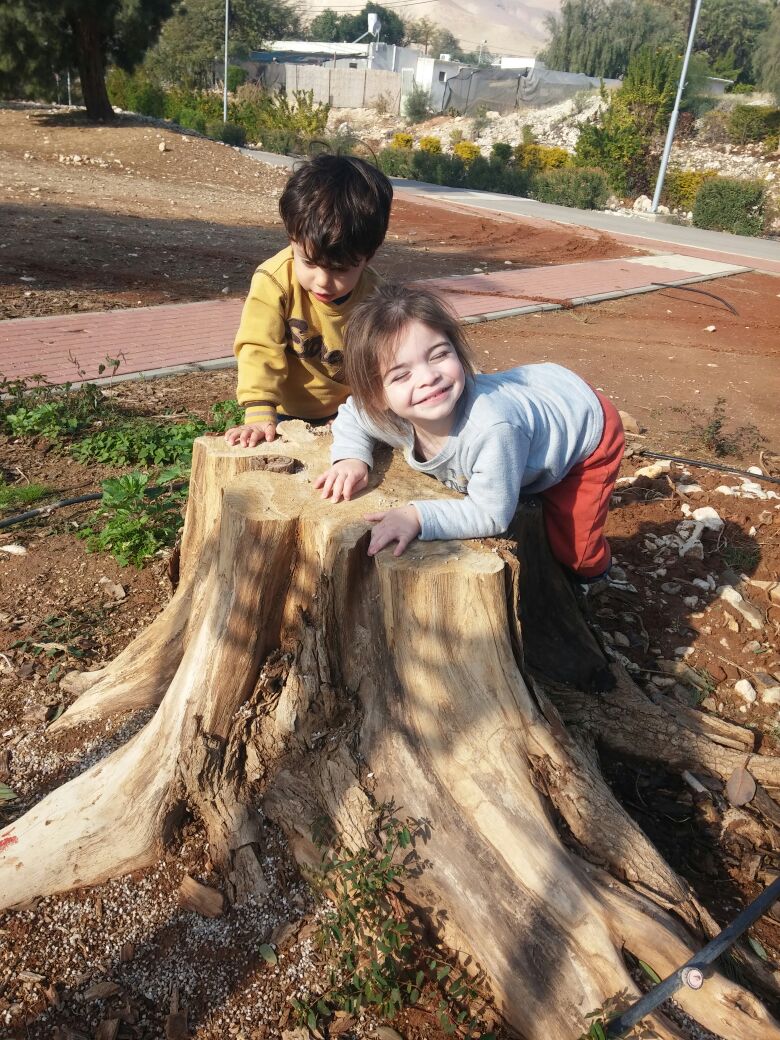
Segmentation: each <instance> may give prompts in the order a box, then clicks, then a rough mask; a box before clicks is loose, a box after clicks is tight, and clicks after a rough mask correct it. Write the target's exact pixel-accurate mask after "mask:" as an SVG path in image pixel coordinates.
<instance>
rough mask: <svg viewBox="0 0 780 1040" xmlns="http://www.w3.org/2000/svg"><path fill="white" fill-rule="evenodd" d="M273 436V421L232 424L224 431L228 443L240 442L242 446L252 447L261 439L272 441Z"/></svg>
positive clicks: (274, 434)
mask: <svg viewBox="0 0 780 1040" xmlns="http://www.w3.org/2000/svg"><path fill="white" fill-rule="evenodd" d="M275 438H276V423H275V422H256V423H244V425H243V426H234V427H233V428H232V429H231V430H228V431H227V432H226V433H225V440H226V441H227V442H228V444H233V445H236V444H240V445H241V447H242V448H254V447H255V445H257V444H262V443H263V441H272V440H275Z"/></svg>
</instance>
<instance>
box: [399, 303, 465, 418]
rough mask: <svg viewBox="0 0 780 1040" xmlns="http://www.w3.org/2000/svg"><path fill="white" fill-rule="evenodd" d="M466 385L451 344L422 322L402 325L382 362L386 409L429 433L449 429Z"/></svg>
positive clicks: (463, 373) (442, 335) (463, 372)
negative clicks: (395, 340) (390, 351)
mask: <svg viewBox="0 0 780 1040" xmlns="http://www.w3.org/2000/svg"><path fill="white" fill-rule="evenodd" d="M465 385H466V373H465V371H464V369H463V365H462V364H461V362H460V358H459V357H458V355H457V353H456V352H455V348H454V347H453V345H452V343H450V341H449V339H447V337H446V336H445V335H444V333H442V332H441V331H439V330H438V329H434V328H431V326H430V325H424V324H423V323H422V322H421V321H411V322H409V324H408V325H407V326H405V328H404V329H403V330H402V332H401V334H400V336H399V337H398V343H397V345H396V348H395V350H394V351H393V352H392V353H391V354H390V356H389V357H388V359H387V361H386V362H385V363H384V364H383V365H382V387H383V390H384V395H385V402H386V404H387V408H388V409H389V410H390V411H391V412H393V413H394V414H395V415H397V416H399V417H400V418H401V419H406V420H407V421H408V422H410V423H411V424H412V426H414V427H415V428H419V429H421V430H424V431H426V432H428V433H432V434H437V435H443V434H447V433H449V432H450V430H451V429H452V425H453V422H454V421H455V405H456V404H457V402H458V399H459V398H460V396H461V394H462V393H463V390H464V387H465Z"/></svg>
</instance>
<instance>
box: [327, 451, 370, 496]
mask: <svg viewBox="0 0 780 1040" xmlns="http://www.w3.org/2000/svg"><path fill="white" fill-rule="evenodd" d="M367 484H368V466H367V465H366V464H365V462H361V461H360V459H340V460H339V461H338V462H334V463H333V465H332V466H331V467H330V469H329V470H326V471H325V472H324V473H320V475H319V476H318V477H317V478H316V479H315V481H314V487H315V489H317V490H319V489H320V488H322V496H321V497H322V498H332V499H333V501H334V502H339V501H340V500H341V499H342V498H343V499H344V501H345V502H349V500H350V499H351V498H352V496H353V495H354V494H357V492H358V491H362V490H363V488H365V487H366V485H367Z"/></svg>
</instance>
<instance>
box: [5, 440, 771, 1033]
mask: <svg viewBox="0 0 780 1040" xmlns="http://www.w3.org/2000/svg"><path fill="white" fill-rule="evenodd" d="M329 444H330V439H329V438H328V437H327V436H321V435H318V434H315V433H313V432H312V431H311V430H310V429H309V428H308V427H306V426H305V425H304V424H303V423H288V424H285V426H284V433H283V436H282V439H281V440H278V441H276V442H274V443H273V444H266V445H263V446H260V447H258V448H256V449H251V450H247V449H238V448H228V447H226V445H225V444H224V441H222V440H221V439H216V438H201V439H200V440H199V441H198V442H197V443H196V449H195V456H194V465H193V482H192V489H191V495H190V501H189V505H188V513H187V520H186V525H185V533H184V540H183V551H182V581H181V584H180V586H179V589H178V591H177V592H176V594H175V595H174V597H173V599H172V600H171V603H170V604H169V606H168V607H167V608H166V609H165V610H164V611H163V612H162V613H161V614H160V615H159V617H158V618H157V619H156V620H155V621H154V622H153V623H152V625H151V626H150V627H149V629H148V630H147V631H146V632H144V633H142V634H141V635H140V636H139V637H138V639H136V640H135V642H134V643H132V644H131V645H130V646H129V647H128V648H127V649H126V650H125V651H124V652H123V653H122V654H120V655H119V657H118V658H117V659H116V660H115V661H114V662H113V663H112V664H109V665H108V666H106V667H105V668H104V669H101V671H100V672H99V673H97V675H95V674H94V673H92V674H91V675H90V674H87V675H86V676H84V677H82V679H81V682H82V684H83V687H84V689H85V692H84V693H83V694H82V696H81V697H79V699H77V700H76V701H75V703H74V704H73V705H72V706H71V707H70V708H69V709H68V711H67V712H66V713H65V714H64V715H63V716H62V718H61V719H60V720H58V723H57V725H56V726H55V727H52V730H54V731H55V739H56V731H57V730H58V729H62V728H65V727H68V726H73V725H74V724H77V723H82V722H84V721H85V720H88V719H95V718H99V717H101V716H104V715H106V714H109V713H112V712H116V711H117V710H118V709H126V708H128V707H132V708H137V707H140V706H142V705H146V706H148V705H149V704H157V703H159V708H158V709H157V711H156V712H155V714H154V716H153V718H152V719H151V720H150V721H149V722H148V723H147V724H146V725H145V726H144V727H143V729H141V730H140V731H139V732H138V733H137V734H136V735H135V736H134V737H132V738H131V739H130V740H129V741H128V742H127V743H126V744H125V745H124V746H123V747H122V748H120V749H119V750H117V751H115V752H113V753H112V754H110V755H108V756H107V757H106V758H104V759H103V760H102V761H101V762H99V763H98V764H96V765H94V766H92V767H91V768H90V769H88V770H87V771H86V772H84V773H82V774H81V775H80V776H77V777H76V778H75V779H73V780H71V781H69V782H68V783H66V784H64V785H63V786H62V787H60V788H59V789H57V790H55V791H54V792H52V793H51V794H49V795H47V796H46V797H45V798H43V799H42V800H41V801H40V802H39V803H38V804H37V805H36V806H34V807H33V808H32V809H31V810H30V811H29V812H28V813H27V814H26V815H24V816H23V817H21V818H20V819H18V820H17V821H15V822H14V823H13V824H11V825H10V826H9V827H7V828H6V829H5V830H4V831H2V832H1V833H0V905H2V906H3V907H13V906H16V905H19V904H22V903H24V902H26V901H28V900H30V899H32V898H34V897H36V896H41V895H46V894H49V893H54V892H61V891H66V890H69V889H72V888H75V887H80V886H85V885H91V884H96V883H98V882H102V881H105V880H106V879H108V878H110V877H114V876H117V875H120V874H123V873H126V872H129V871H131V870H136V869H138V868H141V867H146V866H149V865H150V864H151V863H153V862H154V860H155V859H156V858H157V856H158V855H159V852H160V847H161V844H163V843H164V842H165V841H166V840H167V839H168V837H169V835H170V833H171V828H173V827H175V826H176V824H177V821H178V819H179V818H180V816H181V813H182V812H183V809H184V806H185V804H187V805H189V806H190V807H191V808H194V810H195V811H196V812H197V813H199V814H200V816H201V819H202V822H203V824H204V827H205V829H206V833H207V837H208V840H209V843H210V851H211V856H212V859H213V860H214V862H215V863H216V865H217V866H218V867H219V869H220V870H221V872H222V875H223V877H224V879H225V886H226V889H227V892H228V895H229V898H230V899H231V900H233V901H241V900H242V899H244V898H246V897H247V896H248V895H250V894H266V893H267V891H268V885H267V882H266V879H265V878H264V876H263V873H262V868H261V862H262V855H263V838H262V831H261V828H260V825H259V816H258V812H257V809H258V808H260V809H261V810H262V812H263V813H265V814H266V815H267V816H268V817H270V818H272V819H273V820H274V821H275V822H276V823H277V824H278V825H279V826H281V827H282V828H283V829H284V831H285V833H286V835H287V837H288V840H289V842H290V845H291V847H292V849H293V851H294V853H295V855H296V857H297V858H298V859H299V861H300V862H306V863H309V864H316V863H317V862H318V861H319V854H318V852H317V850H316V848H315V845H314V843H313V832H314V830H315V824H316V823H317V821H318V820H319V819H320V818H321V817H322V816H323V814H324V815H325V816H326V817H327V818H328V819H329V820H330V822H331V823H332V825H333V828H334V829H335V831H336V832H337V833H339V834H340V835H341V836H342V837H343V838H344V840H345V841H346V842H347V843H349V844H351V845H352V846H353V847H356V846H359V845H365V844H366V842H367V840H368V832H369V830H370V828H371V826H372V821H373V819H374V817H375V809H376V806H377V804H378V803H381V802H386V801H394V802H395V803H396V804H398V805H401V806H403V810H404V812H405V813H406V814H408V815H409V816H410V817H412V818H414V819H417V820H424V821H426V824H427V827H426V830H427V834H428V838H427V842H426V845H425V859H426V860H427V861H429V862H430V866H429V867H428V868H427V869H426V870H425V871H424V872H423V873H422V874H421V876H420V877H418V878H410V879H409V880H408V883H407V887H406V895H407V897H408V898H409V899H410V900H411V901H412V902H414V903H416V904H417V905H419V906H420V907H425V908H428V910H429V911H430V909H431V908H433V910H434V911H435V912H436V915H437V920H441V921H443V922H444V938H445V940H446V942H447V943H448V944H449V945H451V946H452V947H453V948H454V949H456V950H460V951H463V952H466V953H469V954H471V955H472V956H473V957H474V958H476V960H477V962H478V963H479V964H480V965H481V966H482V967H483V968H484V969H485V970H486V972H487V973H488V976H489V978H490V981H491V984H492V989H493V993H494V995H495V998H496V1002H497V1004H498V1007H499V1009H500V1010H501V1012H502V1013H503V1015H504V1016H505V1018H506V1021H507V1023H508V1025H509V1027H510V1028H511V1029H512V1030H513V1031H515V1032H516V1033H517V1034H518V1035H520V1036H522V1037H524V1038H526V1040H550V1038H551V1037H555V1038H556V1040H557V1038H561V1040H565V1038H568V1037H576V1036H577V1035H578V1034H579V1033H580V1032H581V1031H583V1030H584V1029H586V1028H587V1022H586V1019H585V1015H586V1014H587V1013H588V1012H589V1011H591V1010H593V1009H594V1008H596V1007H598V1006H600V1005H602V1004H603V1002H604V1000H605V999H606V998H608V997H610V996H612V995H614V994H616V993H617V992H619V991H627V992H628V993H629V994H633V993H636V992H637V990H636V987H635V985H634V983H633V981H632V979H631V977H630V975H629V973H628V971H627V969H626V966H625V963H624V958H623V950H624V949H627V950H629V951H631V952H632V953H633V954H634V955H635V956H637V957H640V958H642V959H643V960H645V961H647V962H649V963H651V964H652V965H653V967H654V968H655V970H656V971H657V972H658V973H659V974H660V975H662V976H664V975H666V974H668V973H670V972H671V971H673V970H674V969H675V968H677V967H678V966H679V965H680V964H682V963H683V962H684V961H685V960H687V959H688V958H689V957H690V956H691V954H692V953H693V952H694V950H695V949H696V948H697V947H698V946H699V945H701V943H702V937H703V936H707V935H708V934H712V932H713V929H715V927H716V926H715V925H714V923H713V922H712V919H711V918H710V917H709V915H708V914H707V913H706V911H705V910H704V909H703V908H702V907H701V906H700V905H699V903H698V902H697V900H696V898H695V896H694V894H693V893H692V892H691V890H690V889H689V887H688V886H687V885H686V884H685V883H684V882H683V881H682V880H681V879H680V878H679V877H678V876H677V875H676V874H675V873H674V871H673V870H672V869H671V868H670V867H669V866H668V864H666V863H665V862H664V860H663V859H662V857H661V856H660V855H659V854H658V852H657V851H656V849H655V848H654V847H653V846H652V844H651V843H650V842H649V841H648V840H647V838H646V837H645V836H644V835H643V834H642V832H641V831H640V830H639V829H638V828H637V826H636V825H635V824H634V823H633V821H632V820H631V819H630V818H629V817H628V816H627V814H626V813H625V812H624V811H623V809H622V808H621V807H620V805H619V804H618V803H617V802H616V801H615V799H614V797H613V795H612V793H611V791H610V790H609V788H608V786H607V785H606V783H605V781H604V780H603V778H602V776H601V773H600V771H599V768H598V763H597V760H596V758H595V756H594V755H593V753H592V746H591V744H590V743H589V741H588V740H587V739H586V737H585V736H584V735H583V734H584V733H585V730H582V731H580V729H579V728H575V729H574V730H572V731H569V730H567V728H566V727H565V726H564V724H563V722H562V721H561V718H560V716H559V715H558V712H557V710H556V709H555V708H554V707H553V705H552V704H551V703H550V701H549V700H548V699H547V698H546V696H545V695H544V694H543V693H542V691H541V690H540V689H539V688H537V686H536V684H535V683H534V682H533V680H532V679H528V681H526V679H525V678H524V675H523V663H522V651H521V647H522V646H523V643H524V642H525V644H526V651H527V653H528V655H529V656H531V655H532V654H533V655H534V659H535V660H537V659H540V655H541V663H542V664H544V654H545V653H547V652H553V651H555V652H557V654H558V656H559V657H560V658H561V659H563V658H564V657H571V658H572V659H574V658H575V657H576V656H577V653H578V652H579V651H578V650H576V645H579V644H578V640H580V641H582V640H584V643H583V645H584V646H585V650H583V653H585V654H586V658H587V661H586V671H588V670H590V671H591V672H592V671H593V669H594V668H600V667H601V666H602V661H601V656H600V650H599V648H598V645H597V644H596V643H595V641H593V640H592V637H591V636H590V634H589V633H587V632H586V631H584V629H583V626H581V625H578V623H577V622H576V620H572V619H569V618H567V619H566V625H567V626H570V629H571V633H572V635H571V641H570V640H569V638H568V637H560V636H559V635H558V634H556V633H555V632H554V631H553V637H552V638H553V644H552V645H553V650H550V651H547V650H545V649H544V648H543V647H542V646H541V645H540V644H535V645H534V648H533V651H532V650H531V647H530V646H529V643H528V636H527V633H525V632H524V630H523V625H522V623H521V622H522V616H523V613H524V610H523V609H520V610H519V611H518V588H520V589H522V585H523V573H522V572H523V563H522V552H521V553H519V554H518V553H515V552H513V551H512V545H511V542H508V541H507V540H498V539H492V540H490V539H487V540H481V541H471V542H429V543H422V542H418V543H414V544H413V545H412V546H411V547H410V548H409V549H408V550H407V552H406V553H405V554H404V555H403V556H401V557H399V558H394V557H393V556H392V555H391V553H390V552H389V551H385V552H383V553H382V554H380V555H379V556H378V557H376V558H373V559H372V558H370V557H369V556H368V555H367V553H366V548H367V544H368V535H367V530H368V525H367V523H366V522H365V521H364V520H363V515H364V514H365V513H367V512H371V511H375V510H377V509H382V508H387V507H388V506H392V505H395V504H398V503H399V502H400V503H402V502H406V501H408V500H409V499H410V498H419V497H424V496H426V495H428V496H440V495H441V494H442V493H446V492H444V491H443V489H442V488H441V487H440V486H439V485H438V484H434V483H433V482H431V481H428V480H426V478H424V477H421V476H419V475H418V474H415V473H413V472H412V471H410V470H409V469H408V468H407V467H405V465H404V463H403V462H402V460H397V459H391V458H390V457H389V456H388V457H382V458H380V460H379V462H378V465H377V467H376V469H375V471H374V473H373V475H372V484H371V487H370V488H369V490H368V491H367V492H366V493H365V494H363V495H361V496H360V497H359V498H358V499H357V500H355V501H353V502H351V503H341V504H339V505H336V506H334V505H332V504H330V503H323V502H322V501H321V500H320V499H319V497H318V496H317V495H316V494H314V493H313V492H312V488H311V481H312V479H313V477H314V476H315V475H316V474H317V473H319V472H320V471H321V470H322V469H323V468H325V466H326V465H327V461H328V448H329ZM520 522H522V523H527V524H530V526H531V527H533V526H534V524H536V526H537V528H538V526H539V525H538V517H537V518H536V519H535V520H534V519H533V518H531V520H530V521H529V520H527V519H526V521H520ZM531 541H532V540H531V539H530V537H529V539H528V542H529V544H530V543H531ZM526 548H527V546H526ZM540 552H541V550H540ZM541 560H542V557H541V556H539V561H541ZM528 566H529V565H528V564H526V567H528ZM544 566H547V565H546V564H543V563H541V562H539V568H540V569H543V567H544ZM550 566H552V565H550ZM520 598H521V600H522V595H521V596H520ZM521 607H522V604H521ZM560 609H561V610H563V609H564V608H560ZM572 617H573V615H572ZM552 620H553V621H554V622H555V621H557V620H558V619H557V618H556V617H553V619H552ZM561 622H562V624H563V622H564V618H563V617H561ZM529 627H530V628H531V630H532V631H533V622H532V623H531V624H530V626H529ZM547 627H548V628H549V627H550V626H549V624H548V626H547ZM567 631H569V628H568V627H567ZM535 636H538V632H537V633H535ZM589 640H590V642H589ZM555 647H557V650H555ZM588 655H589V656H588ZM571 667H572V668H573V669H574V671H575V672H576V668H577V667H581V664H580V665H579V666H578V665H577V664H576V661H575V663H574V664H573V665H572V666H571ZM91 680H93V681H92V682H91V685H90V681H91ZM626 682H627V680H626V679H625V677H623V679H622V684H623V685H621V686H619V688H618V693H617V694H610V695H609V696H610V697H613V698H615V697H616V698H618V700H619V699H620V698H621V697H622V698H623V699H624V700H625V699H626V698H627V697H628V694H627V693H626V692H625V690H626V689H628V687H627V686H626V685H625V684H626ZM629 685H631V684H630V683H629ZM637 694H638V695H639V696H641V694H639V691H637ZM573 703H574V704H576V705H577V706H579V707H580V708H581V709H582V711H585V710H586V708H587V706H588V705H590V704H591V703H595V704H601V703H602V702H601V701H600V700H599V699H598V698H596V697H594V695H587V696H584V695H579V696H574V697H573ZM609 703H613V702H609ZM594 710H595V709H594ZM664 721H665V725H666V726H667V728H668V727H670V726H676V727H677V730H678V735H679V733H680V732H682V727H683V726H684V721H682V720H675V721H674V722H670V721H669V720H668V719H666V720H664ZM648 725H652V723H650V722H649V723H648ZM735 728H736V727H735ZM696 739H697V740H698V741H699V744H698V745H697V747H698V753H699V754H700V755H701V756H705V757H706V745H707V740H708V739H709V738H708V737H707V736H706V735H702V734H701V733H699V734H697V735H696ZM710 743H711V744H712V742H710ZM684 744H685V741H684V740H683V739H682V738H680V740H679V741H678V742H677V745H676V746H680V747H681V746H684ZM712 747H718V748H720V747H721V745H715V744H712ZM656 750H657V749H656ZM743 757H744V756H743ZM767 762H768V760H767ZM768 768H769V765H768ZM776 768H777V767H776V764H775V769H776ZM775 775H777V773H775ZM562 831H565V832H566V841H565V842H564V841H563V840H562V837H561V832H562ZM574 848H576V851H574ZM678 999H679V1003H680V1004H681V1005H682V1006H683V1007H684V1009H685V1010H686V1011H688V1012H689V1013H690V1014H691V1015H692V1016H693V1017H694V1018H696V1019H697V1020H698V1021H699V1022H701V1023H702V1024H703V1025H705V1026H706V1027H707V1028H709V1029H711V1030H712V1031H713V1032H715V1033H717V1034H719V1035H720V1036H723V1037H727V1038H736V1037H739V1038H740V1040H780V1027H779V1026H778V1024H777V1022H775V1021H774V1020H773V1019H772V1018H771V1016H770V1015H769V1014H768V1012H767V1011H766V1010H765V1008H764V1006H763V1005H762V1004H761V1002H760V1001H759V1000H758V999H757V998H756V997H755V996H753V995H752V994H751V993H750V992H749V991H747V990H746V989H744V988H742V987H741V986H739V985H737V984H736V983H734V982H731V981H728V980H726V979H725V978H723V977H721V976H718V975H717V974H713V975H712V977H710V978H709V979H708V980H707V983H706V985H705V986H704V988H703V989H702V990H700V991H698V992H696V991H693V990H684V991H683V992H681V993H680V994H679V998H678ZM654 1027H655V1028H656V1030H657V1031H658V1033H659V1034H660V1035H661V1036H662V1037H677V1036H679V1035H680V1033H679V1031H678V1030H677V1028H676V1027H675V1026H673V1025H672V1024H671V1023H670V1022H669V1021H668V1020H666V1019H665V1018H663V1017H662V1016H658V1017H657V1018H655V1019H654Z"/></svg>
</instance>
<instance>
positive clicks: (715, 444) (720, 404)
mask: <svg viewBox="0 0 780 1040" xmlns="http://www.w3.org/2000/svg"><path fill="white" fill-rule="evenodd" d="M726 423H727V416H726V399H725V397H719V398H718V399H717V400H716V401H715V404H714V405H713V406H712V412H711V414H710V416H709V418H708V419H707V421H706V422H705V423H704V424H703V425H698V426H694V427H693V428H692V429H693V431H694V432H695V433H697V434H698V436H699V438H700V439H701V442H702V444H703V445H704V447H705V448H706V449H707V450H708V451H711V452H712V453H713V455H717V456H719V457H720V456H723V455H740V454H742V453H744V452H748V451H755V450H756V449H757V448H758V447H759V446H760V445H761V443H762V442H763V441H764V440H765V438H764V437H763V435H762V434H761V431H760V430H759V429H758V427H756V426H754V425H753V424H752V423H746V424H745V425H743V426H737V427H735V428H734V429H733V430H732V431H731V432H729V433H726V430H725V426H726Z"/></svg>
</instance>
